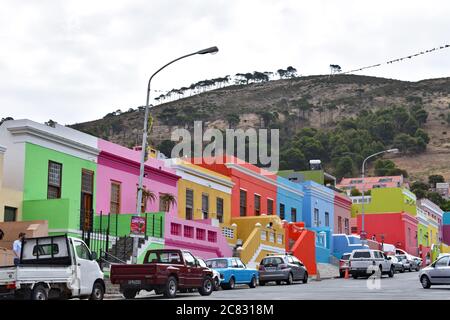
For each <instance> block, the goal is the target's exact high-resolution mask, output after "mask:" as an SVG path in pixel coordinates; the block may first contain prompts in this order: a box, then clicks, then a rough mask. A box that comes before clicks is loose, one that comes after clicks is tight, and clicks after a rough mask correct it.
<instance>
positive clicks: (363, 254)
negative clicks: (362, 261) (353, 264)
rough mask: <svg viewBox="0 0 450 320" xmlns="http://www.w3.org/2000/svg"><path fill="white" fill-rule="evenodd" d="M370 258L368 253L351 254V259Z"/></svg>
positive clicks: (357, 252)
mask: <svg viewBox="0 0 450 320" xmlns="http://www.w3.org/2000/svg"><path fill="white" fill-rule="evenodd" d="M358 258H370V251H356V252H355V253H353V259H358Z"/></svg>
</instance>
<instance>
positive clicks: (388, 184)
mask: <svg viewBox="0 0 450 320" xmlns="http://www.w3.org/2000/svg"><path fill="white" fill-rule="evenodd" d="M404 185H405V181H404V178H403V176H386V177H365V178H364V179H363V178H343V179H342V180H341V182H340V183H339V184H337V185H336V187H337V188H339V189H341V190H344V191H346V192H347V193H349V192H350V191H351V190H352V189H358V190H359V191H362V190H363V188H364V190H366V191H367V190H371V189H373V188H399V187H402V186H404Z"/></svg>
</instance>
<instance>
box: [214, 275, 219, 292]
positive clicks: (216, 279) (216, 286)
mask: <svg viewBox="0 0 450 320" xmlns="http://www.w3.org/2000/svg"><path fill="white" fill-rule="evenodd" d="M219 287H220V280H219V278H217V277H215V278H214V291H217V290H219Z"/></svg>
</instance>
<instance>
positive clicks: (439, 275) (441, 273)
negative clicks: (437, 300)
mask: <svg viewBox="0 0 450 320" xmlns="http://www.w3.org/2000/svg"><path fill="white" fill-rule="evenodd" d="M449 263H450V256H446V257H442V258H440V259H439V260H437V261H436V262H435V264H434V268H433V269H432V270H430V278H431V283H442V284H450V267H449Z"/></svg>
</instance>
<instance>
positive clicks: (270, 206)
mask: <svg viewBox="0 0 450 320" xmlns="http://www.w3.org/2000/svg"><path fill="white" fill-rule="evenodd" d="M267 214H268V215H269V216H270V215H273V200H272V199H267Z"/></svg>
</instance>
